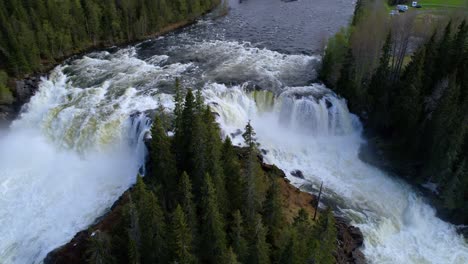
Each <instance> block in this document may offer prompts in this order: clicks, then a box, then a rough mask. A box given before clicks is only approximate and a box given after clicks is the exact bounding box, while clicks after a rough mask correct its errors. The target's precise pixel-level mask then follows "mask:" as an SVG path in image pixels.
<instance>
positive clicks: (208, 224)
mask: <svg viewBox="0 0 468 264" xmlns="http://www.w3.org/2000/svg"><path fill="white" fill-rule="evenodd" d="M201 208H202V213H201V222H202V223H203V225H202V227H201V234H202V237H203V241H206V242H208V241H209V242H208V243H204V244H203V245H202V246H203V248H202V255H203V259H205V260H206V261H207V262H209V263H223V260H224V258H225V255H226V253H227V244H226V233H225V231H224V219H223V217H222V215H221V214H220V212H219V208H218V201H217V197H216V190H215V188H214V185H213V182H212V180H211V177H210V176H209V175H208V174H207V175H206V176H205V182H204V186H203V196H202V201H201Z"/></svg>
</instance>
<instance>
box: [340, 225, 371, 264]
mask: <svg viewBox="0 0 468 264" xmlns="http://www.w3.org/2000/svg"><path fill="white" fill-rule="evenodd" d="M336 228H337V230H338V245H339V247H338V251H337V253H336V259H337V262H338V263H340V264H341V263H343V264H346V263H355V264H365V263H366V259H365V256H364V254H363V253H362V251H361V250H360V248H361V247H362V245H363V243H364V236H363V235H362V232H361V230H359V228H357V227H354V226H350V225H349V224H348V223H347V221H346V219H344V218H341V217H336Z"/></svg>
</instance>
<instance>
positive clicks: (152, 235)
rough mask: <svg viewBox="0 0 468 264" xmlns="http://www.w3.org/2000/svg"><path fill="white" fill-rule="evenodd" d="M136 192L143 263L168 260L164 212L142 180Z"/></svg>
mask: <svg viewBox="0 0 468 264" xmlns="http://www.w3.org/2000/svg"><path fill="white" fill-rule="evenodd" d="M138 181H139V183H138V184H137V188H136V189H135V190H136V192H137V193H136V194H137V195H136V199H137V200H136V207H137V211H138V220H139V228H140V231H141V244H140V254H141V261H142V262H143V263H154V262H164V261H165V260H166V258H165V257H166V252H167V250H166V244H167V243H166V237H167V235H166V224H165V220H164V212H163V210H162V209H161V206H160V205H159V202H158V200H157V198H156V196H155V195H154V193H153V192H151V191H149V190H147V189H146V187H145V186H144V183H143V181H142V180H141V179H139V180H138Z"/></svg>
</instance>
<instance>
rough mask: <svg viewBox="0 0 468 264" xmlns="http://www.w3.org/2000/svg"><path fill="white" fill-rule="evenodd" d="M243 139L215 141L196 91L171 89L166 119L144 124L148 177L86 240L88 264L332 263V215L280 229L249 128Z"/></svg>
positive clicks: (271, 183) (274, 193) (280, 215)
mask: <svg viewBox="0 0 468 264" xmlns="http://www.w3.org/2000/svg"><path fill="white" fill-rule="evenodd" d="M177 87H178V86H177ZM183 97H185V99H183ZM170 131H171V132H173V134H172V133H170ZM169 135H171V136H169ZM243 137H244V139H245V143H246V147H245V148H242V149H240V148H234V147H233V145H232V143H231V141H230V139H229V137H227V138H226V139H225V140H224V141H222V140H221V134H220V129H219V127H218V125H217V123H216V122H215V118H214V115H213V113H212V112H211V110H210V108H209V107H208V106H206V105H205V104H204V103H203V99H202V96H201V92H200V91H198V92H197V93H196V94H195V95H194V94H193V93H192V91H191V90H187V92H186V95H185V96H183V95H182V92H181V90H180V89H179V88H177V89H176V95H175V109H174V115H173V117H172V118H169V116H168V115H167V114H166V113H165V112H164V110H163V109H160V110H159V111H158V113H157V114H156V116H155V118H154V123H153V126H152V142H151V147H150V160H149V163H148V171H149V172H148V174H147V175H146V176H145V177H144V179H143V178H140V177H139V178H138V181H137V183H136V185H135V187H134V188H133V190H132V191H131V194H130V197H131V198H130V199H131V201H130V203H129V204H128V205H127V206H126V209H125V212H124V213H123V216H122V218H121V221H120V223H119V227H118V228H117V229H116V230H115V231H113V232H112V233H111V234H107V233H102V232H101V233H99V234H94V235H93V236H91V237H90V241H89V244H88V250H87V259H88V261H89V263H231V264H233V263H258V264H265V263H297V264H299V263H301V264H302V263H312V261H315V262H314V263H322V264H326V263H335V257H334V255H333V253H334V252H335V249H336V246H337V245H336V239H337V230H336V227H335V220H334V217H333V214H332V213H331V212H330V211H328V212H327V213H325V214H322V215H321V216H320V217H319V220H318V221H316V222H314V221H312V220H311V218H310V216H309V215H308V213H307V212H306V211H305V210H304V209H302V210H301V211H300V212H299V214H298V215H297V216H296V217H295V219H294V221H293V222H292V223H289V222H288V221H287V220H286V218H285V214H284V212H283V208H284V205H283V204H282V202H283V201H282V199H281V194H280V187H279V180H280V178H279V177H277V176H275V178H273V177H272V176H269V175H268V174H265V172H264V171H263V170H262V169H261V166H260V162H259V159H258V154H259V153H258V148H257V147H258V144H257V143H256V141H255V132H254V130H253V128H252V126H251V125H250V124H247V126H246V129H245V132H244V134H243Z"/></svg>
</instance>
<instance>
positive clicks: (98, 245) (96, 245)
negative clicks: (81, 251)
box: [86, 231, 113, 264]
mask: <svg viewBox="0 0 468 264" xmlns="http://www.w3.org/2000/svg"><path fill="white" fill-rule="evenodd" d="M86 256H87V258H86V260H87V262H88V263H90V264H109V263H113V259H112V255H111V241H110V238H109V236H108V235H107V234H106V233H103V232H100V231H96V232H95V233H94V234H92V235H91V236H90V237H89V239H88V247H87V249H86Z"/></svg>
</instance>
